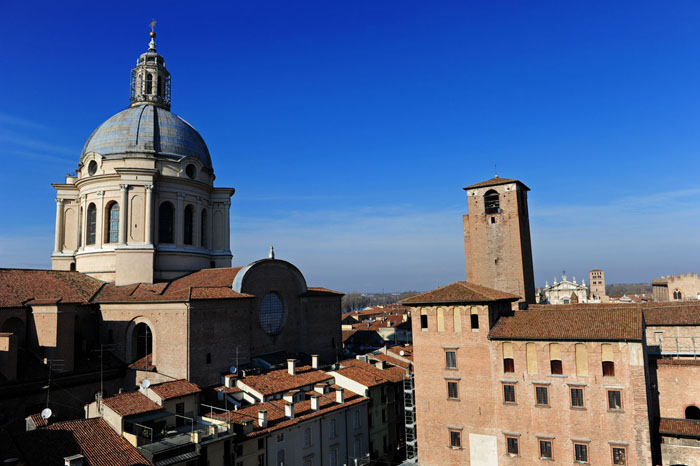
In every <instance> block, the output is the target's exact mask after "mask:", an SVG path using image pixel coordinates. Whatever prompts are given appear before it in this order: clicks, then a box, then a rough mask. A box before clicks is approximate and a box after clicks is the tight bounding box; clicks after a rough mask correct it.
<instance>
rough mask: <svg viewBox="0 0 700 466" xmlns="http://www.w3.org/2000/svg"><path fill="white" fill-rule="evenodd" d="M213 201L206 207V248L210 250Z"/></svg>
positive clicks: (211, 249)
mask: <svg viewBox="0 0 700 466" xmlns="http://www.w3.org/2000/svg"><path fill="white" fill-rule="evenodd" d="M213 225H214V203H213V202H210V203H209V209H207V243H208V245H207V248H208V249H209V250H210V251H213V250H214V235H213V231H214V227H213Z"/></svg>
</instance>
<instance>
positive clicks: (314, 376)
mask: <svg viewBox="0 0 700 466" xmlns="http://www.w3.org/2000/svg"><path fill="white" fill-rule="evenodd" d="M332 378H333V377H331V376H330V375H328V374H326V373H325V372H323V371H321V370H318V369H312V368H311V366H301V367H297V369H296V374H295V375H290V374H289V373H288V372H287V369H286V368H285V369H278V370H274V371H270V372H267V373H265V374H260V375H249V376H247V377H245V378H244V379H240V380H239V381H238V383H239V384H244V385H245V386H247V387H250V388H252V389H253V390H255V391H256V392H258V393H260V394H262V395H263V396H268V395H274V394H275V393H282V392H286V391H289V390H294V389H295V388H301V387H305V386H307V385H313V384H315V383H318V382H324V381H326V380H330V379H332Z"/></svg>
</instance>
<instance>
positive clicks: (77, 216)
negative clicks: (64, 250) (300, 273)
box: [73, 196, 83, 252]
mask: <svg viewBox="0 0 700 466" xmlns="http://www.w3.org/2000/svg"><path fill="white" fill-rule="evenodd" d="M75 205H76V212H75V236H76V238H75V251H77V250H78V249H79V248H80V246H81V245H82V243H81V242H80V223H81V222H82V221H83V219H82V218H81V216H80V209H81V208H82V206H83V199H82V196H78V197H76V198H75ZM75 251H73V252H75Z"/></svg>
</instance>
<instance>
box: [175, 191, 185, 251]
mask: <svg viewBox="0 0 700 466" xmlns="http://www.w3.org/2000/svg"><path fill="white" fill-rule="evenodd" d="M184 204H185V195H184V194H182V193H177V207H176V208H175V245H177V247H180V248H181V247H184V246H185V238H184V236H185V235H184V233H185V207H184Z"/></svg>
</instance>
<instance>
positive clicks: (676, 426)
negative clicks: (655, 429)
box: [659, 417, 700, 438]
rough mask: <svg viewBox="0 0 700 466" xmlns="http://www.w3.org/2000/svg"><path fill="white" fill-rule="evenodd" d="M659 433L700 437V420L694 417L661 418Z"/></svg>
mask: <svg viewBox="0 0 700 466" xmlns="http://www.w3.org/2000/svg"><path fill="white" fill-rule="evenodd" d="M659 433H660V434H662V435H676V436H678V437H695V438H700V421H698V420H692V419H672V418H667V417H662V418H661V419H659Z"/></svg>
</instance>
